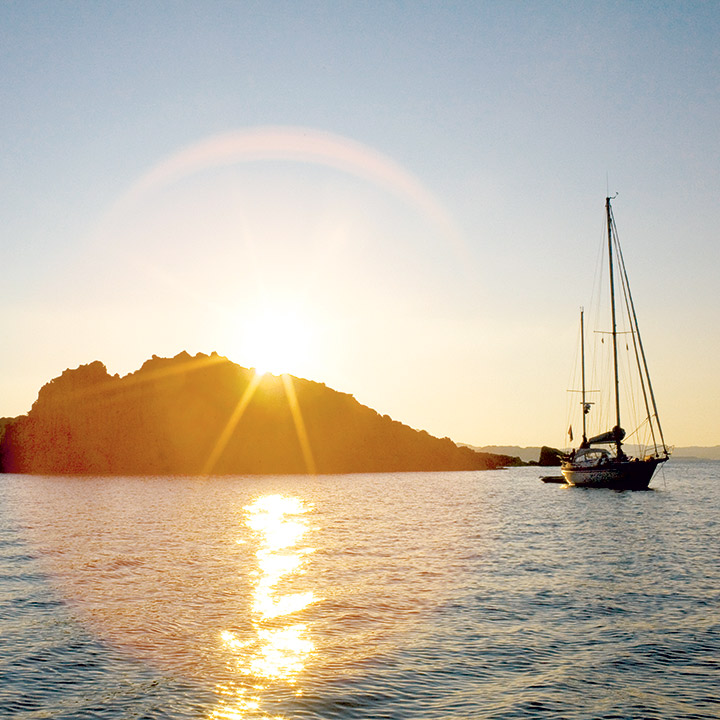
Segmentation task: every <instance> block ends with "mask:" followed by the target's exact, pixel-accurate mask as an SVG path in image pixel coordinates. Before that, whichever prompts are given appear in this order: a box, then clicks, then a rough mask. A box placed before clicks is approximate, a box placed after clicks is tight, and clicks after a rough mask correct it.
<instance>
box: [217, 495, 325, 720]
mask: <svg viewBox="0 0 720 720" xmlns="http://www.w3.org/2000/svg"><path fill="white" fill-rule="evenodd" d="M244 510H245V524H246V526H247V527H248V528H249V530H250V531H251V533H252V538H253V540H254V542H256V543H257V551H256V553H255V556H256V558H257V568H256V569H255V570H254V571H253V572H252V573H251V575H252V576H253V595H252V601H251V608H250V609H251V615H252V627H253V631H254V633H253V634H252V635H251V636H249V637H247V636H246V637H241V636H239V635H238V634H237V633H235V632H233V631H231V630H223V631H222V632H221V634H220V642H221V645H222V648H223V651H224V652H225V653H227V654H228V665H229V666H230V667H231V668H232V669H233V670H234V672H236V673H238V674H240V675H242V676H244V680H240V681H239V682H238V684H237V685H236V684H233V685H232V686H230V685H221V686H218V687H217V691H218V693H219V695H220V696H221V699H220V705H219V706H218V707H216V708H215V709H214V710H213V712H212V713H211V715H210V718H212V719H218V720H219V719H220V718H228V719H232V720H240V719H241V718H249V717H252V716H253V715H255V716H257V713H259V714H260V716H263V717H267V716H266V715H265V713H262V712H260V702H261V698H260V694H261V693H262V691H264V690H266V689H267V688H268V687H270V685H271V684H272V683H276V684H277V683H281V684H283V685H285V686H286V687H292V688H293V690H294V694H296V695H299V694H301V691H300V690H299V689H298V688H297V680H298V676H299V675H300V673H301V672H302V670H303V668H304V667H305V663H306V662H307V659H308V657H309V656H310V655H311V653H312V652H313V650H314V646H313V643H312V641H311V640H310V639H309V637H308V627H307V625H306V624H304V623H301V622H296V620H297V618H295V617H292V618H291V617H290V616H294V614H295V613H298V612H299V611H301V610H303V609H305V608H306V607H308V606H309V605H311V604H312V603H313V602H315V601H316V598H315V595H314V593H313V592H312V591H306V592H283V591H282V590H283V589H282V587H281V586H282V584H283V583H287V582H290V581H291V580H292V579H294V578H297V577H298V576H299V575H302V574H303V573H304V572H305V568H306V564H307V559H308V556H309V555H310V554H311V553H312V552H313V548H310V547H300V543H301V541H302V539H303V537H304V536H305V535H306V533H307V532H308V530H309V525H308V522H307V519H306V517H305V516H306V515H307V513H309V512H310V511H311V510H312V506H310V505H308V504H307V503H304V502H303V501H302V500H300V499H299V498H296V497H288V496H284V495H266V496H263V497H260V498H258V499H257V500H256V501H255V502H253V503H252V504H251V505H248V506H247V507H245V508H244ZM238 542H243V541H238Z"/></svg>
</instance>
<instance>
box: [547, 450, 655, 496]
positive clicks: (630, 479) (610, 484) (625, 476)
mask: <svg viewBox="0 0 720 720" xmlns="http://www.w3.org/2000/svg"><path fill="white" fill-rule="evenodd" d="M666 459H667V458H646V459H645V460H621V461H618V460H614V461H613V462H609V463H605V464H603V465H601V466H596V467H577V466H573V465H572V463H565V464H564V465H563V466H562V468H561V471H562V474H563V477H564V478H565V480H566V482H567V483H568V485H574V486H575V487H589V488H610V489H612V490H647V489H648V486H649V485H650V480H651V479H652V476H653V473H654V472H655V468H656V467H657V466H658V465H659V464H660V463H662V462H665V460H666Z"/></svg>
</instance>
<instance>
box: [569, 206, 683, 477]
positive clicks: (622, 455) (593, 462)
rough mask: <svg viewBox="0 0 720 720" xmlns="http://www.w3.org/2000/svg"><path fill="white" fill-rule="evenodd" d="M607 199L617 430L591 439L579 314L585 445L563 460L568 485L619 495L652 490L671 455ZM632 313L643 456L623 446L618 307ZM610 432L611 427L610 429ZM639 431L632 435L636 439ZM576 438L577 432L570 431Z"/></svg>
mask: <svg viewBox="0 0 720 720" xmlns="http://www.w3.org/2000/svg"><path fill="white" fill-rule="evenodd" d="M612 199H613V198H610V197H608V198H606V199H605V214H606V221H607V248H608V261H609V286H610V287H609V289H610V320H611V330H610V332H609V333H608V334H609V335H610V336H611V338H612V369H613V381H611V383H612V384H613V385H614V388H613V392H612V393H611V395H612V397H613V399H614V426H613V427H612V428H611V429H610V430H606V431H605V432H602V433H600V434H598V435H595V436H593V437H591V438H588V437H587V417H588V415H589V413H590V411H591V408H592V406H593V405H594V403H593V402H590V401H589V399H588V398H589V395H590V393H591V392H593V391H589V390H587V389H586V387H585V327H584V313H583V311H581V313H580V337H581V357H582V390H581V393H582V394H581V401H580V404H581V409H582V440H581V442H580V446H579V447H578V448H577V449H575V450H572V451H571V452H569V453H567V454H566V455H564V456H563V458H562V462H561V466H560V470H561V472H562V474H563V477H564V478H565V481H566V482H567V483H568V484H569V485H575V486H577V487H593V488H612V489H614V490H647V489H648V486H649V485H650V480H651V479H652V476H653V474H654V473H655V469H656V468H657V467H658V465H660V464H662V463H664V462H665V461H666V460H667V459H668V457H669V455H670V451H669V449H668V447H667V445H666V444H665V439H664V437H663V433H662V428H661V426H660V419H659V416H658V412H657V405H656V403H655V393H654V392H653V388H652V384H651V382H650V375H649V373H648V367H647V361H646V359H645V351H644V348H643V344H642V339H641V337H640V329H639V327H638V323H637V315H636V313H635V305H634V303H633V300H632V295H631V293H630V286H629V283H628V277H627V272H626V270H625V263H624V260H623V256H622V251H621V249H620V242H619V239H618V233H617V227H616V225H615V220H614V217H613V212H612V207H611V202H610V201H611V200H612ZM616 277H617V279H619V281H620V282H619V284H620V290H621V291H620V292H619V293H618V294H619V295H620V299H621V301H622V302H621V303H618V302H617V299H616ZM619 304H620V305H621V307H622V309H624V311H625V312H626V314H627V328H628V329H627V331H626V333H625V332H623V333H622V334H623V335H625V334H627V335H629V336H630V340H629V342H627V341H626V347H627V349H628V350H629V351H630V348H632V355H633V362H632V363H631V365H632V366H633V369H634V371H635V374H636V376H637V380H638V382H637V387H638V390H639V395H640V401H639V403H638V405H639V406H640V407H642V408H643V409H644V418H643V420H642V423H641V425H642V426H644V428H645V430H647V431H648V436H649V438H650V440H649V444H648V445H647V447H646V448H645V449H644V451H643V453H642V455H641V457H631V456H630V455H629V454H627V453H626V452H625V447H626V446H625V445H624V441H625V440H626V439H629V438H626V432H625V430H624V429H623V428H622V425H621V418H620V412H621V402H620V398H621V394H620V371H619V362H618V349H619V336H620V335H621V332H620V331H619V330H618V307H617V306H618V305H619ZM606 427H607V426H606ZM637 430H638V429H637V428H636V429H635V430H634V431H633V433H632V435H633V436H634V435H635V432H637ZM570 434H571V439H572V432H571V431H570Z"/></svg>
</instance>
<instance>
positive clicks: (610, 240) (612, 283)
mask: <svg viewBox="0 0 720 720" xmlns="http://www.w3.org/2000/svg"><path fill="white" fill-rule="evenodd" d="M610 200H611V198H609V197H606V198H605V214H606V215H607V230H608V262H609V264H610V310H611V315H612V344H613V368H614V371H615V427H614V428H613V434H614V435H615V447H616V449H617V456H618V458H622V456H623V451H622V439H621V437H620V436H621V431H620V380H619V375H618V352H617V322H616V319H615V276H614V271H613V234H612V224H613V223H612V211H611V210H610Z"/></svg>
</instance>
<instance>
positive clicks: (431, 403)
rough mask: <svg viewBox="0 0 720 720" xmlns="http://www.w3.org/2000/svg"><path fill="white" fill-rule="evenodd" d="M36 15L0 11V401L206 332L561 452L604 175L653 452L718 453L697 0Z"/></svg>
mask: <svg viewBox="0 0 720 720" xmlns="http://www.w3.org/2000/svg"><path fill="white" fill-rule="evenodd" d="M326 5H327V7H326ZM261 6H262V7H261ZM46 10H47V12H43V13H37V12H35V11H34V10H33V8H32V7H31V6H28V5H27V4H23V3H21V4H17V5H16V4H11V5H7V4H6V5H4V6H2V9H1V10H0V13H2V17H0V19H1V20H2V21H3V24H2V27H4V28H6V29H7V32H6V37H5V44H4V52H5V57H6V63H5V65H6V67H7V72H6V73H5V74H4V76H3V78H2V79H1V80H0V84H1V85H2V91H3V92H4V95H2V96H3V98H4V100H5V105H6V106H7V107H12V108H13V112H12V114H11V115H12V117H10V116H8V118H7V121H6V122H5V123H4V125H3V127H2V131H1V132H2V139H3V147H7V148H10V150H9V151H8V153H6V157H5V158H4V161H5V176H6V178H7V182H6V187H5V192H4V193H3V194H2V197H0V208H1V210H2V217H3V219H4V222H3V229H2V233H3V245H2V247H3V263H2V265H1V266H0V275H1V276H2V277H1V278H0V279H1V280H2V282H1V283H0V286H2V288H3V293H4V295H3V298H4V308H5V312H4V313H3V314H2V317H1V318H0V325H1V327H0V331H1V334H2V337H3V338H4V340H5V342H4V352H3V356H2V372H0V399H2V406H1V407H0V416H8V417H13V416H16V415H20V414H23V413H25V412H27V411H28V410H29V409H30V407H31V405H32V403H33V402H34V400H35V398H36V397H37V392H38V390H39V388H40V387H41V386H42V385H43V384H44V383H46V382H48V381H49V380H51V379H52V378H54V377H57V376H58V375H60V374H61V373H62V371H63V370H65V369H66V368H74V367H77V366H78V365H81V364H86V363H89V362H92V361H94V360H100V361H101V362H103V363H104V364H105V365H106V366H107V367H108V369H109V370H110V372H111V373H119V374H121V375H125V374H127V373H130V372H133V371H134V370H136V369H137V368H139V367H140V366H141V365H142V363H143V362H144V361H145V360H146V359H148V358H149V357H151V356H152V355H153V354H156V355H159V356H162V357H173V356H175V355H177V354H178V353H179V352H181V351H183V350H186V351H188V352H189V353H190V354H192V355H194V354H196V353H198V352H202V353H207V354H210V353H212V352H213V351H217V352H218V353H220V354H221V355H225V356H227V357H228V358H230V359H231V360H232V361H233V362H236V363H238V364H239V365H242V366H243V367H253V366H255V367H258V368H259V369H261V370H262V369H268V370H271V371H272V372H275V373H278V374H279V373H290V374H294V375H299V376H302V377H307V378H309V379H311V380H316V381H319V382H323V383H326V384H327V385H328V386H330V387H332V388H335V389H338V390H341V391H344V392H349V393H352V394H354V395H355V397H356V398H357V399H358V400H359V401H360V402H362V403H363V404H366V405H369V406H371V407H373V408H375V409H376V410H378V411H379V412H380V413H382V414H388V415H390V416H391V417H393V418H394V419H397V420H399V421H402V422H404V423H407V424H409V425H411V426H412V427H416V428H422V429H425V430H427V431H428V432H430V433H431V434H433V435H437V436H439V437H443V436H449V437H451V438H452V439H453V440H455V441H457V442H467V443H471V444H476V445H477V444H492V443H497V444H518V445H541V444H550V445H557V444H559V443H562V442H563V440H564V438H565V433H566V430H567V427H566V426H565V418H566V412H565V393H566V389H567V387H568V381H569V375H570V369H569V363H568V357H569V356H570V355H571V354H572V352H573V340H574V335H575V325H576V311H577V308H578V307H579V306H580V305H583V304H587V303H588V294H589V293H588V289H589V288H588V284H589V283H590V282H591V274H592V267H591V265H592V263H593V261H594V258H595V255H596V248H597V241H598V240H599V239H601V236H602V229H601V223H602V218H603V201H604V198H605V196H606V194H608V193H609V194H614V193H615V192H618V191H619V193H620V195H619V196H618V199H617V201H616V204H615V213H616V218H617V221H618V226H619V229H620V232H621V235H622V241H623V248H624V252H625V255H626V261H627V264H628V270H629V273H630V276H631V281H632V283H633V292H634V294H635V296H636V298H637V301H638V313H639V322H640V325H641V327H642V330H643V335H644V342H645V346H646V351H647V354H648V357H649V358H650V359H651V372H652V376H653V383H654V386H655V390H656V395H657V399H658V406H659V410H660V414H661V415H662V418H663V427H664V429H665V432H666V435H667V438H668V441H669V442H670V443H672V444H678V445H693V444H698V445H716V444H717V443H718V437H717V428H718V427H720V407H719V406H718V403H717V402H716V401H715V398H716V397H717V395H718V390H717V386H718V374H717V368H716V365H717V362H716V358H717V356H718V353H719V352H720V323H718V319H717V307H718V306H720V298H719V297H718V283H717V281H716V277H715V275H716V272H715V268H716V267H717V266H718V263H719V261H720V257H718V253H720V249H719V247H720V246H719V245H718V243H717V242H716V234H717V233H716V228H717V227H718V226H719V225H720V219H718V217H717V215H718V213H719V212H720V209H719V206H718V203H717V196H718V174H717V168H718V166H720V161H719V160H718V158H717V148H719V147H720V140H719V139H718V132H719V130H718V127H719V126H718V123H717V117H718V115H720V101H719V100H718V97H719V96H718V93H717V78H716V71H715V68H716V66H717V63H715V62H711V61H709V60H708V58H711V59H712V58H714V57H715V54H716V52H717V35H718V22H719V21H720V14H719V13H718V12H717V9H716V7H715V5H714V4H713V3H705V4H702V3H696V4H693V5H690V6H688V7H684V6H683V7H679V6H678V7H675V6H669V5H668V7H664V9H663V12H662V13H659V12H657V10H656V8H654V7H653V6H652V4H647V3H630V4H622V5H620V6H618V5H617V4H605V5H603V4H594V5H592V6H589V5H588V4H585V3H569V4H558V3H540V4H539V5H536V4H532V5H531V6H523V7H520V8H518V7H516V6H515V5H514V4H504V3H494V4H477V3H461V4H459V5H458V6H455V5H453V6H452V7H449V6H445V5H443V4H438V6H437V7H435V6H434V4H432V3H431V4H429V5H422V6H421V7H413V8H412V10H408V8H406V7H405V6H404V5H402V4H393V3H380V4H367V3H343V4H342V11H337V7H335V6H333V5H332V4H327V3H320V4H319V5H318V6H316V7H315V6H313V8H307V7H304V6H303V8H302V10H299V11H298V12H297V13H295V12H287V11H286V9H285V8H284V7H283V6H281V5H276V4H272V3H270V4H269V5H267V4H257V3H253V2H248V3H230V4H228V5H227V6H226V5H225V4H224V3H219V4H213V3H211V4H209V7H207V8H204V9H203V13H202V17H203V21H202V23H201V24H198V22H197V17H196V9H195V8H194V7H193V4H192V3H190V4H187V5H181V6H179V7H177V8H175V17H176V20H177V25H176V27H175V30H174V31H173V32H170V33H168V32H167V22H166V20H167V18H166V17H164V15H163V10H162V8H161V7H158V6H156V5H155V4H153V3H149V4H146V5H143V6H142V7H134V6H133V7H132V8H130V7H122V8H120V9H116V11H113V13H110V14H109V13H108V12H107V8H105V7H104V3H93V4H92V5H90V6H89V7H85V6H84V5H83V7H82V8H80V7H79V6H77V5H75V4H73V3H55V4H52V5H50V6H48V7H47V8H46ZM568 27H572V28H573V32H572V33H567V32H566V31H565V30H566V28H568ZM639 27H641V28H643V33H642V34H643V42H642V43H640V44H639V43H638V42H637V28H639ZM358 28H363V29H364V31H363V32H358V31H357V30H358ZM388 28H403V32H401V33H393V32H388ZM598 28H603V29H604V30H603V34H604V36H605V37H607V38H612V42H611V43H604V42H598V35H597V29H598ZM100 49H102V52H100ZM48 57H52V58H53V61H52V62H47V58H48ZM148 68H152V71H151V72H148ZM89 69H91V70H89ZM668 208H672V212H669V211H668ZM269 326H274V327H275V328H277V329H281V328H284V329H282V332H278V333H275V334H272V333H268V332H267V328H268V327H269ZM280 338H282V340H280Z"/></svg>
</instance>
